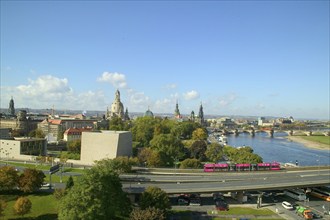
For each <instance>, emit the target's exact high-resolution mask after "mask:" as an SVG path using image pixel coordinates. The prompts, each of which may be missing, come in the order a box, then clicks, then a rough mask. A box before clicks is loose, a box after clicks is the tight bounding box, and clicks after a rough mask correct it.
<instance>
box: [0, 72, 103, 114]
mask: <svg viewBox="0 0 330 220" xmlns="http://www.w3.org/2000/svg"><path fill="white" fill-rule="evenodd" d="M11 96H13V98H14V101H15V107H16V108H17V107H18V108H20V107H27V108H39V109H40V108H50V107H52V106H53V105H54V106H55V108H58V109H79V110H81V109H87V110H98V109H106V104H105V101H104V100H105V96H104V94H103V92H101V91H96V92H93V91H87V92H83V93H78V94H77V93H75V92H74V91H73V89H72V88H71V87H70V86H69V81H68V79H66V78H62V79H61V78H58V77H55V76H52V75H43V76H39V77H38V78H37V79H29V80H28V83H27V84H24V85H18V86H15V87H1V106H8V103H9V100H10V97H11Z"/></svg>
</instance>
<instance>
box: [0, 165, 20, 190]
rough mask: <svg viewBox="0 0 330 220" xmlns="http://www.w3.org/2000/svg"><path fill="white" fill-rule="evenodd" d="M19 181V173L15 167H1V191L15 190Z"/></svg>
mask: <svg viewBox="0 0 330 220" xmlns="http://www.w3.org/2000/svg"><path fill="white" fill-rule="evenodd" d="M18 179H19V176H18V172H17V171H16V169H15V168H14V167H12V166H3V167H0V191H5V190H12V189H14V188H15V187H16V186H17V185H18Z"/></svg>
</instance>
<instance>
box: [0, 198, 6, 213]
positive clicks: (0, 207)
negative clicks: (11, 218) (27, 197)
mask: <svg viewBox="0 0 330 220" xmlns="http://www.w3.org/2000/svg"><path fill="white" fill-rule="evenodd" d="M6 207H7V203H6V201H4V200H1V199H0V217H1V216H4V214H3V212H4V211H5V209H6Z"/></svg>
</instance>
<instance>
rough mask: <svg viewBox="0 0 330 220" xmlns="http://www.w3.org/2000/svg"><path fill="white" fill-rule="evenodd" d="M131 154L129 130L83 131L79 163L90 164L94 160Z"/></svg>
mask: <svg viewBox="0 0 330 220" xmlns="http://www.w3.org/2000/svg"><path fill="white" fill-rule="evenodd" d="M118 156H128V157H130V156H132V133H131V132H129V131H97V132H83V133H82V138H81V155H80V160H81V161H80V163H81V164H85V165H92V164H93V163H94V161H96V160H102V159H106V158H109V159H113V158H116V157H118Z"/></svg>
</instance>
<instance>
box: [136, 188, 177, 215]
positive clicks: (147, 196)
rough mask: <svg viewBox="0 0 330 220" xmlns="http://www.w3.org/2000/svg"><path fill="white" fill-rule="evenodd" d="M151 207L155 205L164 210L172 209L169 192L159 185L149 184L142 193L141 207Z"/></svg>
mask: <svg viewBox="0 0 330 220" xmlns="http://www.w3.org/2000/svg"><path fill="white" fill-rule="evenodd" d="M149 207H154V208H157V209H160V210H163V211H164V212H167V211H168V210H169V209H171V203H170V200H169V197H168V195H167V193H166V192H165V191H163V190H162V189H160V188H158V187H155V186H148V187H147V189H146V190H145V191H144V192H143V193H142V195H141V199H140V208H141V209H147V208H149Z"/></svg>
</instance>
